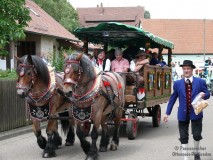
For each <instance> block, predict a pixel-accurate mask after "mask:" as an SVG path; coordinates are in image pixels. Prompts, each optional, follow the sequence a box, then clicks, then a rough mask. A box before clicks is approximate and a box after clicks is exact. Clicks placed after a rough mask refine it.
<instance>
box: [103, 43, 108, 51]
mask: <svg viewBox="0 0 213 160" xmlns="http://www.w3.org/2000/svg"><path fill="white" fill-rule="evenodd" d="M107 49H108V42H104V51H105V53H107Z"/></svg>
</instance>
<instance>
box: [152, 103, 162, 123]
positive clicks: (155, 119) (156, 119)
mask: <svg viewBox="0 0 213 160" xmlns="http://www.w3.org/2000/svg"><path fill="white" fill-rule="evenodd" d="M160 122H161V108H160V105H155V106H154V107H153V110H152V125H153V127H159V126H160Z"/></svg>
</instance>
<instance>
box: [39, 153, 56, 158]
mask: <svg viewBox="0 0 213 160" xmlns="http://www.w3.org/2000/svg"><path fill="white" fill-rule="evenodd" d="M42 157H43V158H51V157H56V153H55V152H51V153H50V152H49V153H43V156H42Z"/></svg>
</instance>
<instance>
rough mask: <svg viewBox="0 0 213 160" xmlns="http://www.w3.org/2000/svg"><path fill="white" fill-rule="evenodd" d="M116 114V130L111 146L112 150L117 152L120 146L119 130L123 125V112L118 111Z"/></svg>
mask: <svg viewBox="0 0 213 160" xmlns="http://www.w3.org/2000/svg"><path fill="white" fill-rule="evenodd" d="M116 111H117V113H116V112H115V119H114V123H115V128H114V134H113V138H112V141H111V145H110V150H113V151H116V150H117V148H118V145H119V129H120V124H121V117H122V110H120V109H118V110H116Z"/></svg>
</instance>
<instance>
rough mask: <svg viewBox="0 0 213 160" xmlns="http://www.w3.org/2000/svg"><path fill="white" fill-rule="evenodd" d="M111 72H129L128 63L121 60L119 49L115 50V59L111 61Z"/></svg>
mask: <svg viewBox="0 0 213 160" xmlns="http://www.w3.org/2000/svg"><path fill="white" fill-rule="evenodd" d="M111 70H112V71H113V72H128V70H129V61H128V60H127V59H125V58H123V52H122V50H121V49H120V48H116V49H115V59H114V60H113V61H112V65H111Z"/></svg>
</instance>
